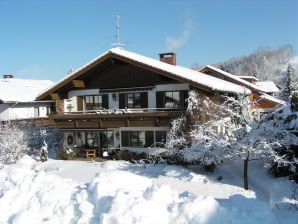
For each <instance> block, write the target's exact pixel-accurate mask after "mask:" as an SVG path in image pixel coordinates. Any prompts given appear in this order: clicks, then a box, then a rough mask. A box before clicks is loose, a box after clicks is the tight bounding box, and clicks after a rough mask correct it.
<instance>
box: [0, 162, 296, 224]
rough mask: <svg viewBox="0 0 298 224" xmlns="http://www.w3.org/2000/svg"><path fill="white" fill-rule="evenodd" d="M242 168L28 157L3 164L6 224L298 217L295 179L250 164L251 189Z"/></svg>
mask: <svg viewBox="0 0 298 224" xmlns="http://www.w3.org/2000/svg"><path fill="white" fill-rule="evenodd" d="M240 167H241V164H239V165H237V164H234V165H233V166H232V165H230V166H226V167H222V168H221V171H219V170H216V171H215V172H214V173H213V174H210V173H208V176H207V175H206V173H205V172H204V171H202V170H200V169H198V168H197V169H194V168H193V169H186V168H183V167H177V166H165V165H157V166H154V165H146V167H144V166H142V165H139V164H131V163H128V162H124V161H106V162H94V161H58V160H49V161H47V162H44V163H41V162H38V161H35V160H33V159H32V158H30V157H28V156H25V157H23V158H22V159H21V160H20V161H19V162H18V163H17V164H14V165H10V166H7V167H5V168H3V169H1V170H0V223H1V224H2V223H30V224H35V223H36V224H37V223H63V224H65V223H107V224H110V223H129V224H130V223H150V224H151V223H158V224H162V223H229V224H230V223H254V224H255V223H262V224H263V223H297V220H298V211H297V210H296V211H295V210H293V209H292V210H289V208H290V207H291V206H290V204H291V203H295V202H293V201H290V200H289V199H288V198H290V196H291V194H292V192H291V184H290V181H288V180H287V179H285V178H279V179H272V178H271V177H269V176H268V175H267V174H266V173H265V171H264V169H263V168H261V167H260V166H259V165H258V164H256V163H251V164H250V167H249V168H250V188H251V190H249V191H245V190H243V189H242V179H241V172H242V171H241V169H242V168H240ZM220 177H221V178H222V179H221V178H220ZM219 179H220V180H219ZM296 203H297V202H296ZM292 208H293V206H292Z"/></svg>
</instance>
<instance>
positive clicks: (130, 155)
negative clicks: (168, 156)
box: [117, 150, 147, 161]
mask: <svg viewBox="0 0 298 224" xmlns="http://www.w3.org/2000/svg"><path fill="white" fill-rule="evenodd" d="M117 157H118V159H119V160H125V161H136V160H140V159H145V158H146V157H147V154H146V153H144V152H143V153H135V152H132V151H129V150H119V151H118V152H117Z"/></svg>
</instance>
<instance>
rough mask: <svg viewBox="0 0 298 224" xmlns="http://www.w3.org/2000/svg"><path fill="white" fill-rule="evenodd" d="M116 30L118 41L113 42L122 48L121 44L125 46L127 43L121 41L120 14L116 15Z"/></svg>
mask: <svg viewBox="0 0 298 224" xmlns="http://www.w3.org/2000/svg"><path fill="white" fill-rule="evenodd" d="M116 30H117V33H116V35H115V38H116V41H117V42H116V43H113V44H112V45H114V46H116V47H117V48H120V47H121V46H124V45H125V44H123V43H120V16H118V15H116Z"/></svg>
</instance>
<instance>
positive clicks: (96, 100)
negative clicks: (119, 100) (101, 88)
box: [84, 95, 108, 110]
mask: <svg viewBox="0 0 298 224" xmlns="http://www.w3.org/2000/svg"><path fill="white" fill-rule="evenodd" d="M84 99H85V104H86V109H87V110H102V109H104V108H107V107H108V105H107V95H94V96H85V97H84Z"/></svg>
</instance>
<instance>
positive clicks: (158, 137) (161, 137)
mask: <svg viewBox="0 0 298 224" xmlns="http://www.w3.org/2000/svg"><path fill="white" fill-rule="evenodd" d="M166 140H167V132H166V131H156V132H155V142H156V143H161V144H165V143H166Z"/></svg>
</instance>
